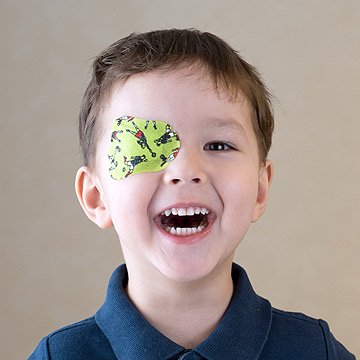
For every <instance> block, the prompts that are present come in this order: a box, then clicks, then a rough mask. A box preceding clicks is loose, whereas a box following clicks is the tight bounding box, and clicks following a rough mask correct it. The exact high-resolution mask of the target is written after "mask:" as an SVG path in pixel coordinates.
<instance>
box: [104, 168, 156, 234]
mask: <svg viewBox="0 0 360 360" xmlns="http://www.w3.org/2000/svg"><path fill="white" fill-rule="evenodd" d="M150 175H151V174H150ZM144 184H146V186H144ZM109 185H110V186H109V191H108V195H110V198H109V209H110V213H111V218H112V220H113V224H114V227H115V229H116V232H117V233H118V235H119V237H120V236H121V235H122V234H126V235H127V236H128V235H131V234H132V233H136V232H137V231H138V230H139V231H146V229H147V226H148V224H149V217H148V214H149V211H148V210H149V205H150V203H151V199H152V197H153V194H154V191H155V190H156V183H155V181H154V179H153V177H152V176H149V174H138V175H134V176H131V177H129V178H127V179H123V180H113V179H110V180H109Z"/></svg>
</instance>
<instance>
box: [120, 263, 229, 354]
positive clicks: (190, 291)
mask: <svg viewBox="0 0 360 360" xmlns="http://www.w3.org/2000/svg"><path fill="white" fill-rule="evenodd" d="M231 264H232V260H231V261H228V262H227V263H225V264H223V266H222V267H221V268H218V269H216V271H215V270H214V271H213V272H212V273H210V274H208V276H207V277H206V278H203V279H200V280H196V281H192V282H176V281H173V280H171V279H168V278H165V277H164V276H163V275H162V274H159V273H157V276H156V277H154V278H151V276H149V273H148V272H147V271H146V272H145V271H144V272H143V273H139V272H137V271H134V272H132V269H131V268H130V269H129V267H128V273H129V283H128V286H127V288H126V292H127V295H128V296H129V298H130V300H131V301H132V302H133V304H134V305H135V306H136V308H137V309H138V310H139V311H140V312H141V314H142V315H143V316H144V318H145V319H146V320H147V321H148V322H149V323H150V324H151V325H153V326H154V327H155V328H156V329H157V330H159V331H160V332H161V333H162V334H164V335H165V336H167V337H168V338H169V339H171V340H172V341H174V342H176V343H177V344H179V345H181V346H183V347H185V348H187V349H191V348H194V347H195V346H197V345H198V344H200V343H201V342H202V341H204V340H205V339H206V338H207V337H208V336H209V335H210V334H211V333H212V332H213V331H214V329H215V328H216V326H217V324H218V323H219V321H220V320H221V318H222V316H223V314H224V313H225V310H226V308H227V306H228V305H229V302H230V300H231V296H232V293H233V282H232V278H231Z"/></svg>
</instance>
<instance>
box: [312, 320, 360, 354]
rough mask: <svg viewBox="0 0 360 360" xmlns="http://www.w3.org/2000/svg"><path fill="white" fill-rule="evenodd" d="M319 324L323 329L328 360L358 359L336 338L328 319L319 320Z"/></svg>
mask: <svg viewBox="0 0 360 360" xmlns="http://www.w3.org/2000/svg"><path fill="white" fill-rule="evenodd" d="M319 324H320V326H321V327H322V329H323V333H324V337H325V343H326V350H327V359H328V360H356V358H355V356H354V355H353V354H352V353H351V352H349V351H348V350H347V349H346V348H345V346H344V345H342V344H341V343H340V342H339V341H337V340H336V339H335V337H334V335H333V334H332V333H331V332H330V329H329V325H328V324H327V322H326V321H324V320H319Z"/></svg>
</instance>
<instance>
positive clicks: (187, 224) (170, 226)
mask: <svg viewBox="0 0 360 360" xmlns="http://www.w3.org/2000/svg"><path fill="white" fill-rule="evenodd" d="M209 213H210V211H209V210H208V209H206V208H201V207H189V208H171V209H167V210H164V211H162V212H161V214H159V215H158V216H157V218H156V222H157V223H158V224H159V225H160V226H161V227H162V228H163V229H164V230H165V231H166V232H168V233H170V234H172V235H177V236H189V235H193V234H197V233H200V232H202V231H204V230H205V229H206V228H207V227H208V225H209V218H210V214H209Z"/></svg>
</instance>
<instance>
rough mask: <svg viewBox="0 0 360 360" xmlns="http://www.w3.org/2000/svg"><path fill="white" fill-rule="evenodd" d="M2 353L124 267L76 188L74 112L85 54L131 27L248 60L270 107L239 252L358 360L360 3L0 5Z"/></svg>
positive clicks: (18, 354) (20, 345)
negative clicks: (193, 39) (258, 202)
mask: <svg viewBox="0 0 360 360" xmlns="http://www.w3.org/2000/svg"><path fill="white" fill-rule="evenodd" d="M0 7H1V8H0V17H1V18H0V24H1V31H0V38H1V60H0V61H1V67H0V71H1V82H2V86H1V90H0V91H1V96H0V101H1V132H0V136H1V142H0V147H1V182H0V186H1V199H0V211H1V223H0V225H1V228H0V231H1V238H0V239H1V240H0V241H1V252H0V256H1V263H0V266H1V268H0V270H1V271H0V276H1V297H0V308H1V310H2V326H1V330H0V342H1V344H0V348H1V358H3V359H7V360H12V359H24V358H26V357H27V356H28V355H30V353H31V352H32V351H33V349H34V348H35V346H36V345H37V343H38V342H39V341H40V339H41V338H42V337H43V336H45V335H47V334H48V333H50V332H51V331H53V330H55V329H57V328H59V327H61V326H63V325H67V324H70V323H73V322H75V321H78V320H81V319H83V318H85V317H88V316H91V315H93V314H94V313H95V311H96V310H97V308H98V307H99V306H101V304H102V302H103V300H104V297H105V291H106V287H107V283H108V279H109V277H110V275H111V272H112V271H113V269H114V268H115V267H116V266H117V265H118V264H119V263H121V262H122V254H121V249H120V245H119V242H118V239H117V237H116V234H115V232H114V231H113V230H106V231H101V230H100V229H98V228H97V227H96V226H95V225H93V224H92V223H91V222H90V221H89V220H88V219H87V218H86V217H85V215H84V213H83V212H82V210H81V208H80V206H79V204H78V202H77V199H76V196H75V192H74V176H75V172H76V170H77V168H78V167H79V166H80V165H81V161H80V155H79V150H78V140H77V117H78V112H79V105H80V101H81V98H82V94H83V92H84V90H85V87H86V84H87V82H88V79H89V67H90V64H91V59H92V58H93V57H94V56H96V55H97V54H98V53H99V51H101V50H102V49H104V48H105V47H107V46H108V45H109V44H111V43H112V42H114V41H115V40H117V39H119V38H121V37H124V36H126V35H127V34H129V33H130V32H133V31H146V30H153V29H159V28H172V27H179V28H186V27H195V28H199V29H200V30H204V31H210V32H213V33H215V34H217V35H219V36H220V37H222V38H223V39H225V40H226V41H227V42H229V43H230V44H231V45H232V46H233V47H234V48H236V49H237V50H239V51H240V54H241V55H242V56H243V57H244V58H245V59H247V60H248V61H249V62H251V63H253V64H254V65H255V66H257V67H258V69H259V70H260V72H261V74H262V75H263V77H264V80H265V82H266V84H267V85H268V87H269V88H270V90H271V91H272V92H273V93H274V95H275V96H276V98H277V99H278V101H277V102H276V103H275V104H274V105H275V111H276V130H275V135H274V142H273V149H272V151H271V154H270V158H271V159H272V160H273V161H274V164H275V178H274V182H273V185H272V189H271V196H270V203H269V206H268V209H267V212H266V214H265V215H264V217H263V218H262V219H261V220H260V221H259V222H258V223H256V224H255V225H253V227H252V228H251V229H250V231H249V233H248V235H247V237H246V238H245V239H244V240H243V242H242V243H241V245H240V247H239V249H238V251H237V254H236V260H237V262H239V263H240V264H242V266H244V267H245V269H246V270H247V272H248V274H249V276H250V279H251V280H252V282H253V285H254V287H255V290H256V291H257V292H258V293H259V294H261V295H262V296H264V297H266V298H268V299H270V301H271V302H272V305H273V306H275V307H279V308H281V309H284V310H291V311H300V312H304V313H306V314H308V315H310V316H313V317H315V318H322V319H325V320H326V321H328V323H329V325H330V328H331V330H332V332H333V333H334V334H335V336H336V337H337V338H338V339H339V341H341V342H342V343H343V344H344V345H345V346H346V347H348V348H349V349H350V350H351V351H352V352H354V353H355V354H360V342H359V330H360V288H359V276H360V262H359V260H358V258H359V253H360V245H359V240H360V230H359V214H360V211H359V210H360V205H359V204H360V197H359V185H360V169H359V168H360V162H359V154H360V152H359V150H360V149H359V139H360V136H359V134H360V122H359V110H358V108H359V102H360V101H359V94H360V41H359V39H360V2H359V1H358V0H352V1H350V0H349V1H346V0H345V1H340V0H339V1H334V0H319V1H312V0H306V1H296V0H294V1H285V0H271V1H270V0H269V1H239V0H238V1H229V0H222V1H214V0H203V1H200V0H198V1H196V0H194V1H160V0H157V1H154V0H153V1H146V0H142V1H121V0H120V1H119V0H117V1H111V0H107V1H61V2H60V1H45V0H42V1H40V0H38V1H34V0H33V1H16V0H11V1H10V0H8V1H2V2H1V3H0Z"/></svg>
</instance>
